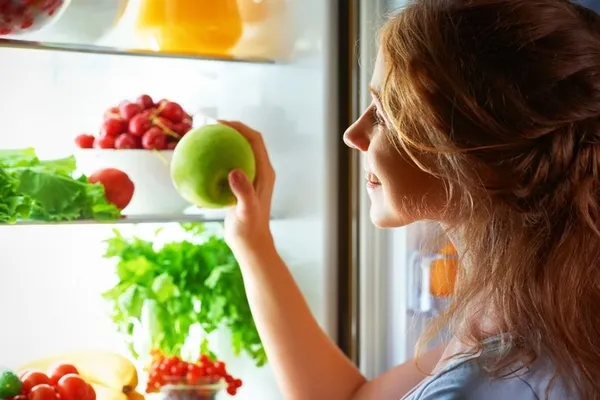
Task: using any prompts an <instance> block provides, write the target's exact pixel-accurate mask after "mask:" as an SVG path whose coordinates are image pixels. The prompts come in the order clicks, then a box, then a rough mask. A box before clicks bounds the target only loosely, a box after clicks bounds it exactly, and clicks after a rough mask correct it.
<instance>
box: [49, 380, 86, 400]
mask: <svg viewBox="0 0 600 400" xmlns="http://www.w3.org/2000/svg"><path fill="white" fill-rule="evenodd" d="M89 386H90V385H88V383H87V382H86V381H84V380H83V378H82V377H80V376H79V375H75V374H67V375H65V376H63V377H62V378H60V380H59V381H58V384H57V385H56V390H57V391H58V394H60V398H61V400H86V399H87V398H88V394H89Z"/></svg>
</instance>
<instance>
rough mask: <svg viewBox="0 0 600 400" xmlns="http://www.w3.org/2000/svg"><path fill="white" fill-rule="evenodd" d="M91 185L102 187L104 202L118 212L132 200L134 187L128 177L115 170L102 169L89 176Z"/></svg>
mask: <svg viewBox="0 0 600 400" xmlns="http://www.w3.org/2000/svg"><path fill="white" fill-rule="evenodd" d="M88 180H89V181H90V182H91V183H100V184H101V185H102V186H104V193H105V195H106V200H108V202H109V203H111V204H114V205H115V206H116V207H117V208H118V209H119V210H124V209H125V207H127V206H128V205H129V203H130V202H131V199H132V198H133V192H134V191H135V185H134V184H133V182H132V181H131V179H129V176H128V175H127V174H126V173H125V172H123V171H121V170H118V169H116V168H104V169H101V170H99V171H96V172H94V173H93V174H91V175H90V177H89V178H88Z"/></svg>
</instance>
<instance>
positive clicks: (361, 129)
mask: <svg viewBox="0 0 600 400" xmlns="http://www.w3.org/2000/svg"><path fill="white" fill-rule="evenodd" d="M344 143H346V146H348V147H350V148H353V149H356V150H360V151H363V152H364V151H367V149H368V148H369V135H368V132H367V131H366V129H365V126H364V121H362V120H361V119H359V120H357V121H356V122H355V123H353V124H352V125H351V126H350V127H349V128H348V129H346V132H344Z"/></svg>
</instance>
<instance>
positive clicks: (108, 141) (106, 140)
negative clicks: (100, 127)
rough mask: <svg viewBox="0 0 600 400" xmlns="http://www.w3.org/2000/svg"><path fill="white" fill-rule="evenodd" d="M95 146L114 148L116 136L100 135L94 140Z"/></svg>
mask: <svg viewBox="0 0 600 400" xmlns="http://www.w3.org/2000/svg"><path fill="white" fill-rule="evenodd" d="M94 147H96V148H98V149H114V148H115V138H114V137H112V136H100V137H99V138H98V139H96V140H95V141H94Z"/></svg>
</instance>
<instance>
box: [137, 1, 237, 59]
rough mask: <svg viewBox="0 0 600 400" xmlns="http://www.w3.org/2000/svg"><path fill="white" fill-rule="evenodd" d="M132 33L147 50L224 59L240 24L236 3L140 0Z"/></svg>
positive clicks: (233, 43)
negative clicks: (221, 57)
mask: <svg viewBox="0 0 600 400" xmlns="http://www.w3.org/2000/svg"><path fill="white" fill-rule="evenodd" d="M135 30H136V35H137V37H138V39H140V41H141V42H142V47H144V48H147V49H151V50H155V51H164V52H173V53H184V54H190V55H206V56H227V55H228V54H229V51H230V50H231V48H232V47H233V46H234V45H235V44H236V43H237V41H238V40H239V38H240V37H241V35H242V30H243V24H242V19H241V17H240V12H239V9H238V4H237V0H140V8H139V11H138V15H137V18H136V23H135Z"/></svg>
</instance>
